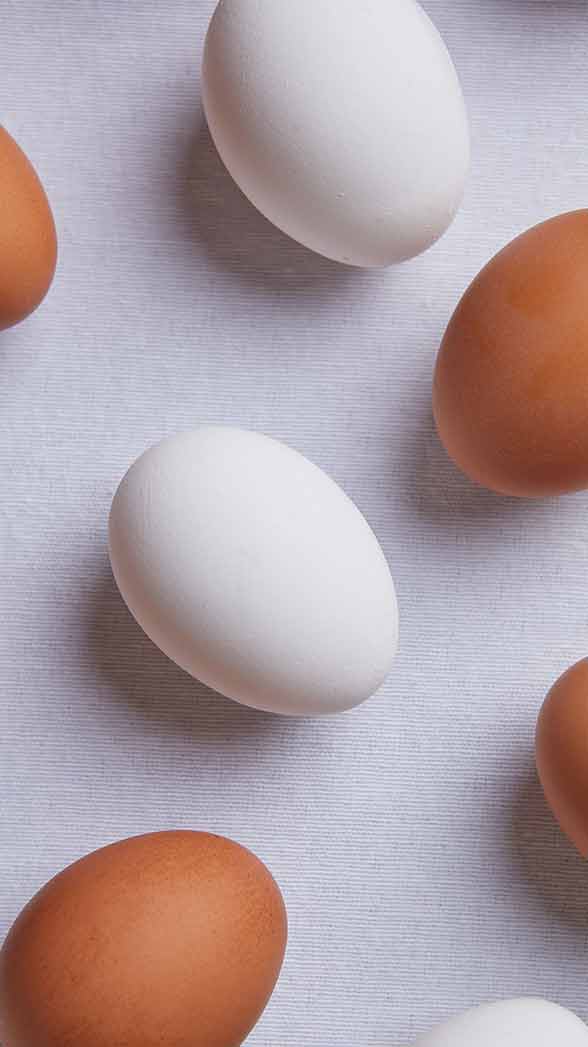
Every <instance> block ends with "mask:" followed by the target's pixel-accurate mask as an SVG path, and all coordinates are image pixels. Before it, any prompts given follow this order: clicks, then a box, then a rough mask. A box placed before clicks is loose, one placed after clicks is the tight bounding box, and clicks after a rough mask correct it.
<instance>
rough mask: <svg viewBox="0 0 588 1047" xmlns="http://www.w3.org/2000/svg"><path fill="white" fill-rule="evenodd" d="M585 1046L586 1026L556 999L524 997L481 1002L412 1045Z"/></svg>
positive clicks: (586, 1043)
mask: <svg viewBox="0 0 588 1047" xmlns="http://www.w3.org/2000/svg"><path fill="white" fill-rule="evenodd" d="M554 1044H561V1047H588V1028H587V1027H586V1025H585V1024H584V1022H583V1021H581V1020H580V1019H579V1018H578V1017H576V1015H575V1014H572V1012H571V1011H567V1010H566V1009H565V1008H564V1007H560V1006H559V1005H558V1004H556V1003H549V1002H548V1001H547V1000H540V999H536V998H534V997H526V998H522V999H517V1000H501V1001H499V1002H497V1003H485V1004H482V1006H480V1007H474V1008H473V1009H472V1010H470V1011H465V1012H464V1013H463V1014H458V1015H456V1017H454V1018H450V1019H449V1021H446V1022H443V1024H442V1025H438V1026H437V1027H436V1028H435V1029H432V1030H431V1032H428V1033H426V1034H425V1035H424V1036H421V1037H420V1038H419V1039H418V1040H417V1042H416V1044H415V1045H414V1047H473V1045H475V1047H554Z"/></svg>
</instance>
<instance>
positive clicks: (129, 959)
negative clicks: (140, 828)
mask: <svg viewBox="0 0 588 1047" xmlns="http://www.w3.org/2000/svg"><path fill="white" fill-rule="evenodd" d="M285 945H286V912H285V908H284V903H283V900H282V896H281V894H280V891H279V889H278V887H277V885H276V883H275V882H274V880H273V879H272V877H271V876H270V873H269V872H268V870H267V869H266V867H265V866H264V865H263V864H262V863H261V862H260V861H259V860H258V859H257V858H255V857H254V855H253V854H251V853H250V852H249V851H247V850H245V849H244V848H243V847H240V846H238V845H237V844H235V843H232V842H231V841H230V840H226V839H223V838H222V837H218V836H210V835H208V834H206V833H193V832H169V833H155V834H151V835H148V836H141V837H135V838H133V839H130V840H125V841H123V842H121V843H117V844H114V845H112V846H110V847H105V848H104V849H102V850H99V851H96V852H95V853H93V854H90V855H89V856H88V857H86V858H83V859H82V860H81V861H79V862H76V863H75V864H74V865H71V866H70V867H69V868H67V869H66V870H65V871H64V872H62V873H60V874H59V875H58V876H56V877H55V879H53V880H51V881H50V883H48V884H47V885H46V886H45V887H44V888H43V889H42V890H41V891H40V892H39V894H37V895H36V897H35V898H33V900H32V901H31V902H30V903H29V905H27V906H26V908H25V909H24V910H23V912H22V913H21V915H20V916H19V917H18V919H17V920H16V923H15V924H14V926H13V927H12V930H11V931H10V933H9V935H8V938H7V940H6V942H5V944H4V947H3V949H2V952H1V953H0V1041H1V1043H2V1045H3V1047H238V1045H239V1044H241V1043H242V1042H243V1040H244V1039H245V1037H246V1036H247V1034H248V1033H249V1031H250V1030H251V1028H252V1027H253V1025H254V1024H255V1023H256V1021H257V1019H258V1018H259V1016H260V1015H261V1013H262V1011H263V1009H264V1007H265V1005H266V1003H267V1002H268V1000H269V997H270V995H271V993H272V990H273V988H274V985H275V982H276V979H277V977H278V973H279V971H280V967H281V964H282V959H283V956H284V950H285Z"/></svg>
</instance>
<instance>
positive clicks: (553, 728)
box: [535, 658, 588, 857]
mask: <svg viewBox="0 0 588 1047" xmlns="http://www.w3.org/2000/svg"><path fill="white" fill-rule="evenodd" d="M535 755H536V760H537V771H538V773H539V778H540V780H541V785H542V786H543V791H544V793H545V798H546V799H547V802H548V803H549V806H550V807H551V809H552V811H553V813H554V814H555V817H556V818H557V819H558V821H559V824H560V825H561V827H562V829H563V831H564V832H565V833H566V834H567V835H568V836H569V837H570V839H571V840H572V841H573V842H574V843H575V845H576V847H577V848H578V850H579V851H580V852H581V854H583V855H584V856H585V857H588V659H586V658H583V659H582V660H581V661H580V662H577V663H576V665H573V666H572V668H571V669H568V670H567V672H565V673H564V674H563V676H560V678H559V680H557V682H556V683H555V684H554V685H553V687H552V688H551V690H550V692H549V694H548V695H547V698H546V699H545V701H544V703H543V706H542V709H541V712H540V714H539V719H538V721H537V732H536V738H535Z"/></svg>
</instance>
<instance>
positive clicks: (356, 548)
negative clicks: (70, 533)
mask: <svg viewBox="0 0 588 1047" xmlns="http://www.w3.org/2000/svg"><path fill="white" fill-rule="evenodd" d="M110 558H111V562H112V568H113V571H114V575H115V578H116V581H117V583H118V586H119V588H120V591H121V593H122V595H123V597H124V599H125V601H126V603H127V605H128V607H129V609H130V610H131V612H132V614H133V615H134V616H135V618H136V620H137V621H138V622H139V624H140V625H141V626H142V627H143V629H144V630H145V632H146V633H147V635H148V636H150V637H151V639H152V640H153V641H154V642H155V643H156V644H157V645H158V647H160V648H161V650H162V651H164V652H165V653H166V654H167V655H168V656H169V657H170V658H172V659H173V661H175V662H177V664H178V665H180V666H181V667H182V668H183V669H186V670H187V671H188V672H189V673H191V674H192V676H194V677H196V678H197V679H199V680H202V681H203V682H204V683H205V684H208V685H209V686H210V687H212V688H214V689H215V690H217V691H220V692H221V693H222V694H224V695H227V697H229V698H233V699H235V700H236V701H238V702H242V703H244V704H245V705H250V706H253V707H255V708H258V709H266V710H269V711H272V712H277V713H284V714H287V715H320V714H323V713H334V712H338V711H340V710H343V709H349V708H351V707H352V706H355V705H358V704H359V703H360V702H362V701H364V699H366V698H368V697H369V696H370V695H371V694H373V692H374V691H376V690H377V688H378V687H379V686H380V684H381V683H382V681H383V680H384V678H385V677H386V675H387V673H388V670H389V669H390V666H391V664H392V661H393V658H394V654H395V651H396V646H397V636H398V613H397V605H396V596H395V591H394V584H393V581H392V578H391V576H390V571H389V569H388V565H387V563H386V560H385V558H384V554H383V553H382V550H381V548H380V546H379V544H378V542H377V540H376V538H375V536H374V534H373V532H372V531H371V530H370V528H369V526H368V524H367V523H366V521H365V519H364V517H363V516H362V515H361V513H360V512H359V510H358V509H357V508H356V507H355V505H354V504H353V502H351V501H350V500H349V498H348V497H347V495H345V494H344V492H343V491H342V490H341V488H340V487H338V486H337V484H335V483H334V481H333V480H331V479H329V477H328V476H326V474H325V473H323V472H322V471H321V470H320V469H319V468H318V467H317V466H315V465H313V464H312V463H311V462H309V461H308V460H307V459H306V458H304V457H303V456H302V455H300V454H298V453H297V452H296V451H293V450H292V449H291V448H289V447H287V446H286V445H285V444H282V443H279V442H278V441H276V440H273V439H270V438H269V437H267V436H262V435H261V434H258V433H253V432H246V431H243V430H240V429H233V428H222V427H215V426H211V427H204V428H201V429H198V430H196V431H195V432H191V433H184V434H182V435H179V436H175V437H172V438H171V439H167V440H164V441H163V442H162V443H160V444H158V445H157V446H156V447H153V448H151V449H150V450H148V451H147V452H146V453H145V454H144V455H142V457H141V458H139V459H138V461H137V462H135V464H134V465H133V466H132V467H131V468H130V470H129V472H128V473H127V475H126V476H125V477H124V479H123V481H122V483H121V485H120V487H119V489H118V491H117V493H116V495H115V498H114V501H113V505H112V511H111V515H110Z"/></svg>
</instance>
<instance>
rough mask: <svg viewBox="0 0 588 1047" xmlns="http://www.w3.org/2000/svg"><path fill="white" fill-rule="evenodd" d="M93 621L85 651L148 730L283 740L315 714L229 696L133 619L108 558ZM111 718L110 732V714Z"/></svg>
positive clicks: (112, 695) (112, 694) (196, 737)
mask: <svg viewBox="0 0 588 1047" xmlns="http://www.w3.org/2000/svg"><path fill="white" fill-rule="evenodd" d="M86 624H87V627H86V630H85V633H86V655H87V656H88V657H89V660H90V663H91V668H92V671H93V673H94V674H96V673H97V674H98V679H99V680H100V681H102V682H103V683H104V684H105V687H104V688H103V689H102V690H103V695H104V697H105V698H106V700H107V701H110V702H114V703H115V704H116V706H117V709H118V710H119V711H120V710H126V712H125V713H124V715H125V717H129V718H130V720H131V722H132V724H133V727H134V729H135V730H136V729H137V728H140V730H141V733H143V734H148V735H149V734H153V733H155V734H157V735H162V734H168V735H169V734H173V735H177V736H180V737H181V738H182V739H183V740H184V741H185V740H186V739H190V738H191V739H192V740H193V741H194V742H196V741H198V742H199V743H202V742H207V743H210V744H211V745H219V746H223V747H224V746H226V745H227V743H235V744H239V743H242V742H243V740H244V739H248V738H249V739H259V738H260V737H263V739H264V741H265V742H267V744H269V745H271V744H272V740H273V741H274V742H276V744H277V743H280V742H284V740H287V738H288V737H289V736H291V735H292V734H293V733H296V735H298V734H299V733H301V732H302V733H304V732H305V731H307V730H308V729H309V727H310V723H311V721H308V720H304V719H291V718H289V717H283V716H277V715H275V714H272V713H266V712H261V711H258V710H255V709H250V708H248V707H245V706H243V705H239V704H238V703H237V702H233V701H230V700H229V699H228V698H225V697H224V696H223V695H221V694H218V693H216V692H215V691H213V690H211V689H210V688H209V687H206V686H205V685H204V684H202V683H200V682H199V681H197V680H194V679H193V678H192V677H191V676H189V675H188V674H187V673H185V672H184V671H183V670H182V669H180V668H179V667H178V666H177V665H175V663H174V662H172V661H171V660H170V659H169V658H167V657H166V656H165V655H164V654H163V653H162V652H161V651H160V650H159V648H157V647H156V646H155V644H153V643H152V642H151V640H149V638H148V637H147V636H146V635H145V633H144V632H143V630H142V629H141V628H140V627H139V625H138V624H137V623H136V622H135V620H134V619H133V617H132V615H131V614H130V612H129V611H128V609H127V607H126V605H125V603H124V601H123V600H122V597H121V596H120V593H119V591H118V589H117V586H116V583H115V581H114V578H113V576H112V572H111V570H110V566H109V564H108V562H106V563H105V564H104V570H103V572H102V573H100V574H99V575H98V577H97V579H96V582H95V585H94V589H93V592H92V593H91V594H90V598H89V600H88V616H87V623H86ZM107 720H108V724H107V727H108V730H109V731H111V730H112V726H111V724H110V717H107ZM312 722H313V723H314V721H312ZM314 732H316V726H314ZM252 758H253V755H252Z"/></svg>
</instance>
